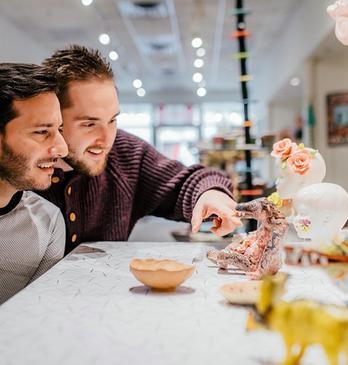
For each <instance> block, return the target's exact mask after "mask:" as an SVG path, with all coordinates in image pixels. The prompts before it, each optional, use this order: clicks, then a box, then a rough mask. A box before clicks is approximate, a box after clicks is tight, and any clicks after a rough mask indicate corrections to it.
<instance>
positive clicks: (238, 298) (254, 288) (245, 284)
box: [219, 280, 261, 305]
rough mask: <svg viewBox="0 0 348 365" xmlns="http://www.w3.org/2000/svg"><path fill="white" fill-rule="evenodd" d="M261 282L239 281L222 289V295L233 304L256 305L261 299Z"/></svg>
mask: <svg viewBox="0 0 348 365" xmlns="http://www.w3.org/2000/svg"><path fill="white" fill-rule="evenodd" d="M260 286H261V280H259V281H257V280H251V281H237V282H234V283H228V284H225V285H223V286H221V287H220V290H219V291H220V293H221V294H222V295H223V296H224V297H225V298H226V299H227V300H228V301H229V302H230V303H232V304H244V305H245V304H255V303H256V302H257V300H258V298H259V293H260Z"/></svg>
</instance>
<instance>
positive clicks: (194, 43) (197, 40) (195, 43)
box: [191, 37, 203, 48]
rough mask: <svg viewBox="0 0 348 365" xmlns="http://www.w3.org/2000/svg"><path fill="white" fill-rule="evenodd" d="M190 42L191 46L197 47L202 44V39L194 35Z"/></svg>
mask: <svg viewBox="0 0 348 365" xmlns="http://www.w3.org/2000/svg"><path fill="white" fill-rule="evenodd" d="M191 44H192V47H193V48H199V47H200V46H201V45H202V44H203V41H202V39H201V38H199V37H196V38H193V39H192V42H191Z"/></svg>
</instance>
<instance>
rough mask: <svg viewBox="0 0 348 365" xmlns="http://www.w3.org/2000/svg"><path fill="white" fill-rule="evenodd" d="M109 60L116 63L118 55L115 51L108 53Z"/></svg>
mask: <svg viewBox="0 0 348 365" xmlns="http://www.w3.org/2000/svg"><path fill="white" fill-rule="evenodd" d="M109 57H110V60H112V61H117V60H118V53H117V52H116V51H111V52H110V53H109Z"/></svg>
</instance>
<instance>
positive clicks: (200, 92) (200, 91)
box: [197, 87, 207, 97]
mask: <svg viewBox="0 0 348 365" xmlns="http://www.w3.org/2000/svg"><path fill="white" fill-rule="evenodd" d="M206 94H207V90H206V88H204V87H200V88H199V89H197V95H198V96H200V97H203V96H205V95H206Z"/></svg>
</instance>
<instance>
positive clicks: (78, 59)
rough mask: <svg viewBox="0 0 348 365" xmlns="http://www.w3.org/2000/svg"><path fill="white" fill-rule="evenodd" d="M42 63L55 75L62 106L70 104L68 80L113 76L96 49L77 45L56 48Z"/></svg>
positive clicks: (109, 77) (106, 78)
mask: <svg viewBox="0 0 348 365" xmlns="http://www.w3.org/2000/svg"><path fill="white" fill-rule="evenodd" d="M43 65H44V66H45V67H47V68H48V69H49V70H50V72H52V73H53V74H54V75H55V76H56V77H57V80H58V88H59V90H58V98H59V101H60V105H61V107H62V108H66V107H68V106H70V101H69V98H68V84H69V83H70V82H72V81H85V80H91V79H100V80H112V79H113V77H114V74H113V71H112V68H111V66H110V63H109V62H108V61H107V60H106V59H105V58H104V57H102V55H101V53H100V52H99V51H98V50H93V49H90V48H86V47H83V46H79V45H72V46H70V47H68V48H65V49H59V50H57V51H56V52H55V53H54V54H53V55H52V56H51V57H49V58H46V59H45V60H44V62H43Z"/></svg>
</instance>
